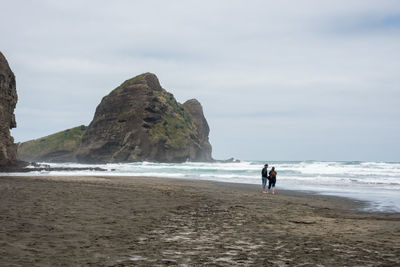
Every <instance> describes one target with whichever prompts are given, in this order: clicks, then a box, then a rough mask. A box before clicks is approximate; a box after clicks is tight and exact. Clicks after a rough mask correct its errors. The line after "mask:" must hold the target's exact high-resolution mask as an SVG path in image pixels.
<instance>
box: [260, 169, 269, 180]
mask: <svg viewBox="0 0 400 267" xmlns="http://www.w3.org/2000/svg"><path fill="white" fill-rule="evenodd" d="M261 176H262V177H263V178H268V168H267V167H264V168H263V169H262V171H261Z"/></svg>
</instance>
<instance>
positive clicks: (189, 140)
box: [76, 73, 212, 163]
mask: <svg viewBox="0 0 400 267" xmlns="http://www.w3.org/2000/svg"><path fill="white" fill-rule="evenodd" d="M208 134H209V127H208V124H207V121H206V119H205V118H204V115H203V109H202V107H201V105H200V103H199V102H198V101H197V100H194V99H193V100H189V101H187V102H186V103H185V104H183V105H182V104H180V103H178V102H177V101H176V100H175V98H174V96H173V95H172V94H170V93H168V92H167V91H166V90H165V89H163V88H162V87H161V85H160V83H159V81H158V78H157V77H156V76H155V75H154V74H152V73H145V74H142V75H139V76H137V77H134V78H132V79H130V80H127V81H125V82H124V83H123V84H121V85H120V86H119V87H117V88H116V89H115V90H113V91H112V92H111V93H110V94H109V95H107V96H105V97H104V98H103V100H102V101H101V103H100V104H99V105H98V106H97V109H96V112H95V115H94V118H93V120H92V122H91V123H90V125H89V127H88V129H87V131H86V132H85V134H84V135H83V137H82V143H81V146H80V148H79V150H78V152H77V154H76V157H77V159H78V161H79V162H84V163H104V162H135V161H153V162H184V161H187V160H189V161H212V157H211V145H210V143H209V141H208Z"/></svg>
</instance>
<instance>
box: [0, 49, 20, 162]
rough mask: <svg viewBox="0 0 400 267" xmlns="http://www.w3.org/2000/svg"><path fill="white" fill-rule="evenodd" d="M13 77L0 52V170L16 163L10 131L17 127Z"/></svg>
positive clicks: (15, 153) (15, 94)
mask: <svg viewBox="0 0 400 267" xmlns="http://www.w3.org/2000/svg"><path fill="white" fill-rule="evenodd" d="M17 100H18V97H17V90H16V85H15V76H14V73H13V72H12V71H11V69H10V66H9V65H8V62H7V60H6V58H5V57H4V56H3V54H2V53H1V52H0V168H1V167H7V166H10V165H13V164H16V163H17V146H16V144H14V139H13V138H12V136H11V135H10V129H12V128H15V127H17V123H16V121H15V115H14V109H15V105H16V104H17Z"/></svg>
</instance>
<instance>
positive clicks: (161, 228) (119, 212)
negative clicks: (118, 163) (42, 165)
mask: <svg viewBox="0 0 400 267" xmlns="http://www.w3.org/2000/svg"><path fill="white" fill-rule="evenodd" d="M278 189H279V188H278ZM362 205H365V202H362V201H357V200H352V199H347V198H343V197H336V196H321V195H317V194H313V193H305V192H301V191H292V190H277V194H276V195H265V194H261V190H260V186H257V185H251V184H239V183H226V182H214V181H206V180H202V181H199V180H189V179H181V178H178V179H173V178H161V179H160V178H158V177H132V176H111V177H110V176H101V175H98V176H65V177H62V176H20V177H17V176H0V216H1V217H0V218H1V224H0V225H1V228H0V229H1V230H0V240H1V241H0V242H1V243H0V244H1V245H0V257H1V258H2V259H5V260H4V262H3V263H4V264H6V265H63V264H64V265H84V266H85V265H98V266H124V265H157V264H161V265H167V264H172V265H178V264H188V265H197V264H212V265H219V266H229V265H282V266H285V265H297V264H306V265H307V264H308V265H315V264H324V265H343V264H344V265H398V264H399V263H400V256H399V255H400V223H399V222H400V213H381V212H369V211H368V212H365V211H360V210H358V209H359V208H360V207H361V206H362Z"/></svg>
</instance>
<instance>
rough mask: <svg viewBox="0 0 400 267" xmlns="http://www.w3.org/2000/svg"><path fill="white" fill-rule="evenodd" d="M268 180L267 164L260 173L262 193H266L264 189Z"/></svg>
mask: <svg viewBox="0 0 400 267" xmlns="http://www.w3.org/2000/svg"><path fill="white" fill-rule="evenodd" d="M267 179H268V163H265V165H264V168H263V169H262V171H261V181H262V193H263V194H265V193H267V192H266V191H265V187H266V186H267Z"/></svg>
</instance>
